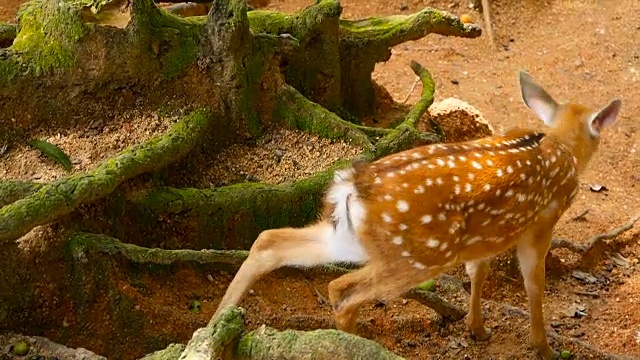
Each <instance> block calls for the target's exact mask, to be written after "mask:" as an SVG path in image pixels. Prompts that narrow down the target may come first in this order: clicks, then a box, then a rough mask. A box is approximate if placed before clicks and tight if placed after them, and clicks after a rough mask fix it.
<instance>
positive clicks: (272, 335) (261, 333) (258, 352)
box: [234, 327, 403, 360]
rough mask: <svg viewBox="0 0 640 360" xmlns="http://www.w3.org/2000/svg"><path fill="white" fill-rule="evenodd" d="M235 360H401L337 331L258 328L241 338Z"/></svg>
mask: <svg viewBox="0 0 640 360" xmlns="http://www.w3.org/2000/svg"><path fill="white" fill-rule="evenodd" d="M235 355H236V356H235V357H234V358H237V359H252V360H262V359H264V360H267V359H309V360H311V359H313V360H343V359H344V360H346V359H380V360H401V359H403V358H402V357H400V356H398V355H396V354H394V353H392V352H390V351H388V350H386V349H385V348H384V347H383V346H382V345H380V344H378V343H377V342H375V341H373V340H369V339H364V338H361V337H358V336H356V335H351V334H347V333H345V332H342V331H338V330H332V329H330V330H315V331H298V330H286V331H278V330H275V329H272V328H268V327H261V328H258V329H257V330H254V331H251V332H249V333H247V334H246V335H244V336H243V337H242V338H241V339H240V342H239V344H238V347H237V350H236V354H235Z"/></svg>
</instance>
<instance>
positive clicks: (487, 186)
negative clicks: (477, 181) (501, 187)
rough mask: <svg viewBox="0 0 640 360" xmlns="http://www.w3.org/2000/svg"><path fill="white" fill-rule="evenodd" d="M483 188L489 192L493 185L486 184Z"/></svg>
mask: <svg viewBox="0 0 640 360" xmlns="http://www.w3.org/2000/svg"><path fill="white" fill-rule="evenodd" d="M482 188H483V189H484V191H489V190H491V184H484V186H483V187H482Z"/></svg>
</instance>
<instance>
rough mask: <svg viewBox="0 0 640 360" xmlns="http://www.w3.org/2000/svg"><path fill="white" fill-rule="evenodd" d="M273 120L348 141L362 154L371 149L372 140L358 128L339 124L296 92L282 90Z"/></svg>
mask: <svg viewBox="0 0 640 360" xmlns="http://www.w3.org/2000/svg"><path fill="white" fill-rule="evenodd" d="M274 118H276V119H280V120H282V121H284V122H285V123H286V124H287V125H288V126H290V127H293V128H297V129H300V130H304V131H308V132H311V133H313V134H316V135H318V136H321V137H323V138H328V139H335V140H338V139H349V140H351V141H352V142H353V143H355V144H357V145H360V146H362V147H364V148H365V150H370V149H371V148H372V144H371V140H370V139H369V138H368V137H367V135H366V134H365V133H364V132H361V131H360V130H359V128H358V127H356V126H354V125H353V124H351V123H349V122H347V121H344V120H342V119H341V118H340V117H339V116H338V115H336V114H334V113H332V112H330V111H328V110H327V109H325V108H324V107H323V106H321V105H319V104H317V103H315V102H312V101H309V100H308V99H307V98H305V97H304V96H303V95H302V94H300V93H299V92H298V91H297V90H296V89H294V88H293V87H290V86H287V85H285V86H283V87H282V88H281V90H280V93H279V94H278V97H277V103H276V106H275V109H274Z"/></svg>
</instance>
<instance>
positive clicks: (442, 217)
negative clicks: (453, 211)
mask: <svg viewBox="0 0 640 360" xmlns="http://www.w3.org/2000/svg"><path fill="white" fill-rule="evenodd" d="M446 219H447V215H446V214H445V213H443V212H441V213H440V214H438V220H440V221H445V220H446Z"/></svg>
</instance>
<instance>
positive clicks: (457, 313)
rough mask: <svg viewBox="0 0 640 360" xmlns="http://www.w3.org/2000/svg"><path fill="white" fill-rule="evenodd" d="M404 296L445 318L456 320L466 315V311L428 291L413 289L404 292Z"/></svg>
mask: <svg viewBox="0 0 640 360" xmlns="http://www.w3.org/2000/svg"><path fill="white" fill-rule="evenodd" d="M404 297H405V298H407V299H412V300H415V301H417V302H419V303H420V304H422V305H426V306H428V307H430V308H431V309H433V310H434V311H435V312H437V313H438V314H440V315H442V317H444V318H445V319H447V320H451V321H458V320H461V319H462V318H464V317H465V316H466V315H467V312H466V311H464V310H462V309H461V308H459V307H457V306H455V305H453V304H451V303H450V302H448V301H445V300H444V299H442V298H441V297H439V296H438V295H436V294H434V293H432V292H430V291H425V290H419V289H413V290H410V291H408V292H407V293H406V294H404Z"/></svg>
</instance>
